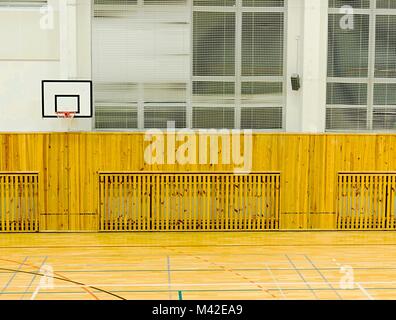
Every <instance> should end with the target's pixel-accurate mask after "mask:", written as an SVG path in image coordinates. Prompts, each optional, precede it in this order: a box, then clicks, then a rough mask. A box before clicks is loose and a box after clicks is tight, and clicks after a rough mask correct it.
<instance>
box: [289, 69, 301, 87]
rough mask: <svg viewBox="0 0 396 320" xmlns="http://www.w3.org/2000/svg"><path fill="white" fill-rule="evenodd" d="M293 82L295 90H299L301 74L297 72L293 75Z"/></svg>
mask: <svg viewBox="0 0 396 320" xmlns="http://www.w3.org/2000/svg"><path fill="white" fill-rule="evenodd" d="M291 84H292V89H293V91H298V90H300V88H301V82H300V76H299V75H298V74H296V73H294V74H292V76H291Z"/></svg>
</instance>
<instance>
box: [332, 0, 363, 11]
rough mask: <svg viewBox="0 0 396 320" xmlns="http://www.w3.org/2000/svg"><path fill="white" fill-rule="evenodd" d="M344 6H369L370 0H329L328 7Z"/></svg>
mask: <svg viewBox="0 0 396 320" xmlns="http://www.w3.org/2000/svg"><path fill="white" fill-rule="evenodd" d="M344 6H351V7H352V8H356V9H360V8H362V9H368V8H370V0H329V7H330V8H341V7H344Z"/></svg>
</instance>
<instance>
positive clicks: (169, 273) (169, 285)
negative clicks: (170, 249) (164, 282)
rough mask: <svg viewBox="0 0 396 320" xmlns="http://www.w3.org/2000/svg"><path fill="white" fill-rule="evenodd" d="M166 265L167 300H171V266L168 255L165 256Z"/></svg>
mask: <svg viewBox="0 0 396 320" xmlns="http://www.w3.org/2000/svg"><path fill="white" fill-rule="evenodd" d="M166 266H167V269H168V270H167V271H168V288H169V300H172V291H171V288H172V283H171V267H170V257H169V256H166Z"/></svg>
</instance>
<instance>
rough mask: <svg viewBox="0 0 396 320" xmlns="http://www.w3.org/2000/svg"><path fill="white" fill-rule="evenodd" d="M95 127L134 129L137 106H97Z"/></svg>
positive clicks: (135, 126)
mask: <svg viewBox="0 0 396 320" xmlns="http://www.w3.org/2000/svg"><path fill="white" fill-rule="evenodd" d="M95 127H96V128H98V129H136V128H137V106H136V105H130V106H126V105H124V106H120V105H111V104H109V105H100V104H97V105H96V114H95Z"/></svg>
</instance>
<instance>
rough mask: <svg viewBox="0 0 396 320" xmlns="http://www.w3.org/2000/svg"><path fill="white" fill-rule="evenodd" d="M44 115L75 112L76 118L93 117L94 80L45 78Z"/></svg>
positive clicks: (43, 87) (42, 92) (43, 94)
mask: <svg viewBox="0 0 396 320" xmlns="http://www.w3.org/2000/svg"><path fill="white" fill-rule="evenodd" d="M41 97H42V116H43V118H57V117H58V115H57V112H73V113H75V116H74V117H75V118H92V109H93V101H92V81H90V80H43V81H42V83H41Z"/></svg>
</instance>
